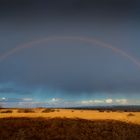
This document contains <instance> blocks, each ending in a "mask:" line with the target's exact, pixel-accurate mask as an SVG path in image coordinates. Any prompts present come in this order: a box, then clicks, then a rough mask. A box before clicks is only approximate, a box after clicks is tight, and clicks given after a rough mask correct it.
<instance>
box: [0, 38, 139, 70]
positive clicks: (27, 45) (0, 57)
mask: <svg viewBox="0 0 140 140" xmlns="http://www.w3.org/2000/svg"><path fill="white" fill-rule="evenodd" d="M57 40H62V41H63V40H72V41H82V42H86V43H90V44H97V45H99V46H100V47H104V48H107V49H110V50H112V51H113V52H114V53H118V54H120V55H122V56H123V57H125V58H127V59H128V60H130V61H131V62H133V63H134V64H135V65H136V66H138V67H139V68H140V61H138V60H137V59H136V58H135V57H134V56H132V55H130V54H128V53H127V52H125V51H124V50H122V49H119V48H117V47H114V46H112V45H110V44H107V43H104V42H102V41H99V40H97V39H95V38H87V37H70V36H56V37H47V38H43V39H38V40H34V41H31V42H28V43H25V44H22V45H20V46H17V47H15V48H13V49H11V50H9V51H7V52H5V53H3V54H1V55H0V62H2V61H3V60H4V59H7V58H8V57H10V56H11V55H14V54H15V53H16V52H19V51H22V50H23V49H26V48H32V47H34V45H36V44H39V43H43V42H49V41H57Z"/></svg>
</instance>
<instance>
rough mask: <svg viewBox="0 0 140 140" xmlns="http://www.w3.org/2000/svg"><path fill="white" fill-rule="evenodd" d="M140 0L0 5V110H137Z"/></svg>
mask: <svg viewBox="0 0 140 140" xmlns="http://www.w3.org/2000/svg"><path fill="white" fill-rule="evenodd" d="M139 7H140V2H139V0H20V1H19V0H12V1H11V0H0V105H1V106H5V107H17V106H18V107H40V106H44V107H72V106H98V105H99V106H100V105H140V8H139Z"/></svg>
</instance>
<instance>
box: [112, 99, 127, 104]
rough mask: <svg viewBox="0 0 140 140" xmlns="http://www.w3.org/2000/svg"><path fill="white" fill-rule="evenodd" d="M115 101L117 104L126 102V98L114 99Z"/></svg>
mask: <svg viewBox="0 0 140 140" xmlns="http://www.w3.org/2000/svg"><path fill="white" fill-rule="evenodd" d="M115 101H116V103H118V104H127V103H128V100H127V99H116V100H115Z"/></svg>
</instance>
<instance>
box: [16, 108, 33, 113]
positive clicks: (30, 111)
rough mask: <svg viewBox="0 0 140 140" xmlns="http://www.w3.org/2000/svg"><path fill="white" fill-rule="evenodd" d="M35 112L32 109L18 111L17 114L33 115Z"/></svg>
mask: <svg viewBox="0 0 140 140" xmlns="http://www.w3.org/2000/svg"><path fill="white" fill-rule="evenodd" d="M34 112H35V111H34V110H32V109H19V110H18V113H34Z"/></svg>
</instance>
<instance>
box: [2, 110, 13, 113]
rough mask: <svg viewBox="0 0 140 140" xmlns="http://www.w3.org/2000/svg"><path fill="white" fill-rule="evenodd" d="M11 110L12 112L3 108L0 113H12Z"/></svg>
mask: <svg viewBox="0 0 140 140" xmlns="http://www.w3.org/2000/svg"><path fill="white" fill-rule="evenodd" d="M12 112H13V111H12V110H3V111H1V112H0V113H12Z"/></svg>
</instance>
